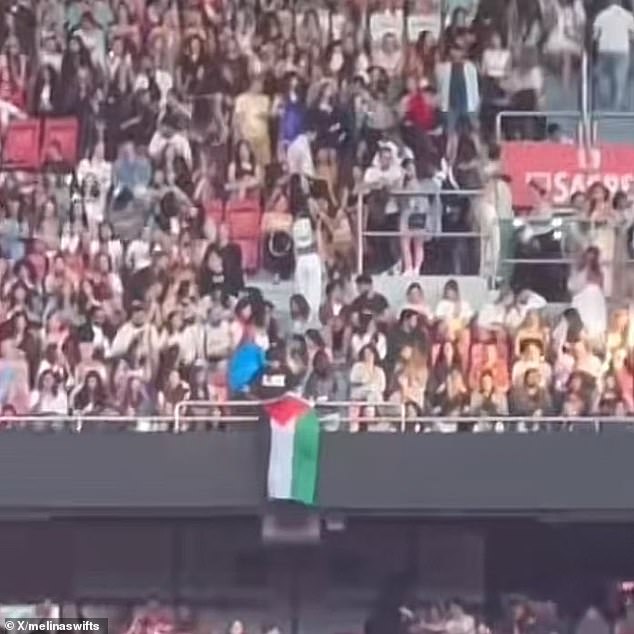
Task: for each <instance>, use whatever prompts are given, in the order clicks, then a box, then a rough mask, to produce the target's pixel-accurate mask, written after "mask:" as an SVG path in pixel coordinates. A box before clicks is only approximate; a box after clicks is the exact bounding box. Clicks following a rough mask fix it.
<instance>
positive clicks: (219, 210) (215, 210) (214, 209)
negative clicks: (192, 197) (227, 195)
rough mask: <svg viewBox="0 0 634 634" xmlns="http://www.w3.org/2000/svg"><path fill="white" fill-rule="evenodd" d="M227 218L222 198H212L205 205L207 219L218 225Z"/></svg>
mask: <svg viewBox="0 0 634 634" xmlns="http://www.w3.org/2000/svg"><path fill="white" fill-rule="evenodd" d="M224 219H225V209H224V205H223V204H222V200H219V199H216V200H212V201H210V202H209V203H207V205H206V206H205V220H211V221H213V223H214V224H215V225H216V227H217V226H218V225H219V224H221V223H222V222H223V221H224Z"/></svg>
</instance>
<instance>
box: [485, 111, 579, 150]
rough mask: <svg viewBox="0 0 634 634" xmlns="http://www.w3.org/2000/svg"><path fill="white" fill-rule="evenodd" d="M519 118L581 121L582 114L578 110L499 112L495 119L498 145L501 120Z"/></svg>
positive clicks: (500, 137) (500, 136) (500, 139)
mask: <svg viewBox="0 0 634 634" xmlns="http://www.w3.org/2000/svg"><path fill="white" fill-rule="evenodd" d="M520 117H552V118H559V119H574V118H578V119H581V120H583V113H582V112H581V111H580V110H501V111H500V112H498V113H497V115H496V117H495V139H496V141H497V142H498V143H500V142H501V141H503V138H502V119H503V118H520Z"/></svg>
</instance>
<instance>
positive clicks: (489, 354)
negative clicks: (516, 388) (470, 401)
mask: <svg viewBox="0 0 634 634" xmlns="http://www.w3.org/2000/svg"><path fill="white" fill-rule="evenodd" d="M476 345H478V344H476ZM484 374H490V375H491V376H492V377H493V382H494V384H495V388H496V390H499V391H500V392H502V393H506V392H507V391H508V390H509V388H510V387H511V386H510V380H509V372H508V363H507V360H506V359H504V358H503V357H501V356H500V353H499V350H498V344H497V343H487V344H485V346H484V358H483V359H482V362H481V363H478V364H476V363H473V361H472V365H471V372H470V373H469V387H470V389H472V390H477V389H478V386H480V384H481V383H482V376H483V375H484Z"/></svg>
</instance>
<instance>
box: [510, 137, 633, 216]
mask: <svg viewBox="0 0 634 634" xmlns="http://www.w3.org/2000/svg"><path fill="white" fill-rule="evenodd" d="M502 165H503V168H504V172H505V173H506V174H508V175H509V176H510V177H511V179H512V183H511V188H512V191H513V204H514V205H515V206H516V207H532V206H533V205H535V203H536V202H537V199H538V195H537V189H541V190H542V191H544V192H546V196H547V198H548V199H549V200H550V201H551V202H552V203H554V204H556V205H565V204H566V203H568V202H570V197H571V196H572V195H573V194H574V193H575V192H585V191H586V190H587V189H588V187H589V186H590V185H592V183H596V182H601V183H603V184H604V185H605V186H606V187H607V188H608V189H609V190H610V192H611V193H612V194H614V193H616V192H617V191H619V190H621V191H625V192H627V191H629V189H630V185H634V146H629V145H617V144H602V145H600V146H598V147H595V148H593V149H592V150H590V151H586V150H584V149H580V148H578V147H577V146H576V145H566V144H563V143H534V142H524V141H511V142H508V143H504V144H503V145H502ZM531 184H532V185H531Z"/></svg>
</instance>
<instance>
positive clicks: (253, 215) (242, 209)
mask: <svg viewBox="0 0 634 634" xmlns="http://www.w3.org/2000/svg"><path fill="white" fill-rule="evenodd" d="M225 221H226V222H227V224H228V225H229V233H230V235H231V238H232V239H233V240H258V239H259V238H260V235H261V229H260V227H261V224H262V210H261V209H260V205H258V203H257V202H255V201H253V200H236V201H230V202H228V203H227V207H226V209H225Z"/></svg>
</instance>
